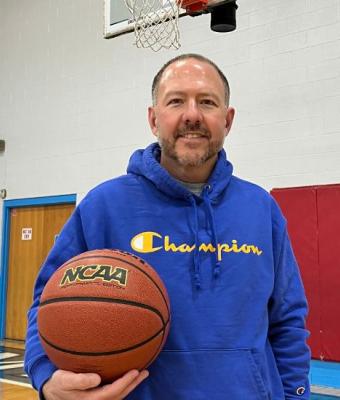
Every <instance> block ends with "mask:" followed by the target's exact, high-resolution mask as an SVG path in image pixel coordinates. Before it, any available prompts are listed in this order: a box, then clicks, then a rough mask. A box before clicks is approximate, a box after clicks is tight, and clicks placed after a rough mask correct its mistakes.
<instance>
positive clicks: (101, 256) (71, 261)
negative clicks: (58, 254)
mask: <svg viewBox="0 0 340 400" xmlns="http://www.w3.org/2000/svg"><path fill="white" fill-rule="evenodd" d="M90 251H95V250H90ZM79 256H80V254H79ZM131 256H132V255H131ZM77 257H78V256H75V257H74V258H75V259H74V260H73V259H71V260H70V261H69V262H67V263H66V264H63V265H62V267H66V266H67V265H69V264H72V263H73V262H75V261H80V260H86V259H88V258H96V257H98V258H109V259H112V260H117V261H123V262H125V263H127V264H129V265H131V266H132V267H135V268H137V269H138V270H139V271H140V272H142V273H143V274H144V275H146V276H147V277H148V278H149V279H150V280H151V281H152V282H153V283H154V285H155V286H156V287H157V289H158V291H159V292H160V294H161V296H162V298H163V300H164V303H165V306H166V309H167V311H168V314H169V313H170V309H169V306H168V302H167V301H166V298H165V296H164V294H163V291H162V290H161V288H160V287H159V286H158V284H157V282H155V281H154V279H153V278H152V277H151V276H150V275H148V274H147V273H146V271H144V270H143V269H142V268H140V267H138V266H137V265H135V264H132V263H131V262H130V261H127V260H126V259H122V258H118V257H113V256H106V255H100V256H97V255H95V254H92V255H89V256H85V257H79V258H77ZM60 268H61V267H60Z"/></svg>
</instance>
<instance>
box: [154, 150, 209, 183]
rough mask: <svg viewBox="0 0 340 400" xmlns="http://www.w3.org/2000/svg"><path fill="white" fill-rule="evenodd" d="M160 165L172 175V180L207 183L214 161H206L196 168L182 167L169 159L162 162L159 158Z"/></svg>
mask: <svg viewBox="0 0 340 400" xmlns="http://www.w3.org/2000/svg"><path fill="white" fill-rule="evenodd" d="M160 163H161V165H162V166H163V167H164V168H165V169H166V170H167V171H168V172H169V174H170V175H172V176H173V177H174V178H176V179H178V180H180V181H183V182H190V183H201V182H207V181H208V179H209V176H210V174H211V172H212V170H213V168H214V166H215V164H216V159H214V158H213V159H210V160H207V161H206V162H205V163H204V164H203V165H201V166H198V167H191V166H182V165H178V163H177V162H173V161H172V160H171V159H167V160H164V159H162V156H161V162H160Z"/></svg>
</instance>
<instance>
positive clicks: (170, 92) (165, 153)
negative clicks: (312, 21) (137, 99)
mask: <svg viewBox="0 0 340 400" xmlns="http://www.w3.org/2000/svg"><path fill="white" fill-rule="evenodd" d="M233 117H234V109H232V108H231V107H229V108H228V106H227V105H226V103H225V89H224V85H223V82H222V80H221V78H220V76H219V75H218V73H217V71H216V70H215V69H214V68H213V66H211V65H210V64H208V63H205V62H201V61H198V60H196V59H194V58H189V59H185V60H181V61H177V62H175V63H173V64H171V65H169V66H168V67H167V69H166V70H165V71H164V73H163V76H162V78H161V81H160V83H159V87H158V93H157V102H156V104H155V105H154V106H153V107H150V108H149V123H150V126H151V129H152V132H153V133H154V135H155V136H156V137H157V138H158V141H159V144H160V146H161V148H162V156H161V157H162V158H161V163H162V164H163V165H165V166H167V165H172V167H176V166H177V167H184V168H185V167H201V166H204V165H205V164H207V163H208V162H209V160H210V165H211V162H212V161H215V160H216V158H217V153H218V152H219V151H220V150H221V148H222V147H223V143H224V139H225V137H226V135H227V134H228V132H229V130H230V127H231V124H232V121H233Z"/></svg>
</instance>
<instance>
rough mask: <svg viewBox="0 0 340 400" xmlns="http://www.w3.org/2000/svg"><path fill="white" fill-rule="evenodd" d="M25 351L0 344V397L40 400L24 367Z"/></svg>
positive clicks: (14, 399)
mask: <svg viewBox="0 0 340 400" xmlns="http://www.w3.org/2000/svg"><path fill="white" fill-rule="evenodd" d="M23 356H24V352H23V350H21V349H14V348H7V347H6V348H5V347H1V346H0V399H1V400H38V398H39V396H38V394H37V392H36V391H35V390H33V389H32V387H31V385H30V383H29V380H28V378H27V375H26V374H25V371H24V369H23V366H24V358H23Z"/></svg>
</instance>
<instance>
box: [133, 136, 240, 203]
mask: <svg viewBox="0 0 340 400" xmlns="http://www.w3.org/2000/svg"><path fill="white" fill-rule="evenodd" d="M160 156H161V149H160V147H159V144H158V143H152V144H151V145H149V146H148V147H147V148H146V149H143V150H137V151H135V152H134V153H133V154H132V156H131V158H130V161H129V165H128V168H127V172H128V173H131V174H135V175H140V176H143V177H145V178H146V179H148V180H149V181H151V182H153V183H154V184H155V185H156V186H157V189H158V190H160V191H162V192H163V193H165V194H166V195H167V196H170V197H172V198H182V199H183V198H188V197H191V196H194V195H193V194H192V193H191V192H189V191H188V190H187V189H186V188H185V187H183V186H182V185H181V184H180V183H178V182H177V181H176V180H175V179H174V178H173V177H172V176H171V175H170V174H169V173H168V171H167V170H166V169H164V168H163V167H162V166H161V164H160ZM232 172H233V166H232V164H231V163H230V162H229V161H228V160H227V156H226V152H225V151H224V150H223V149H222V150H221V151H220V152H219V153H218V159H217V162H216V165H215V167H214V169H213V171H212V173H211V175H210V177H209V179H208V182H207V186H206V188H207V194H206V196H207V197H208V198H209V199H210V201H211V202H213V203H214V202H215V201H218V198H219V196H220V195H221V194H222V193H223V192H224V190H225V189H226V188H227V186H228V184H229V182H230V178H231V176H232Z"/></svg>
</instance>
